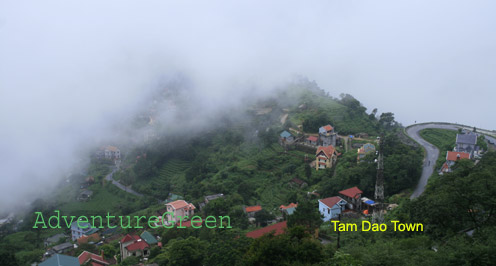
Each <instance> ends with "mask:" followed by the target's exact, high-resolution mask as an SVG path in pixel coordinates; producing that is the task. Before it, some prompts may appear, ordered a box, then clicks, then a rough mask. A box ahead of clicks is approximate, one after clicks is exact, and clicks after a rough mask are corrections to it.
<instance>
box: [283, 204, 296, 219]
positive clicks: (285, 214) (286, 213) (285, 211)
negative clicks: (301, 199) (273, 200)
mask: <svg viewBox="0 0 496 266" xmlns="http://www.w3.org/2000/svg"><path fill="white" fill-rule="evenodd" d="M296 207H298V204H295V203H290V204H289V205H288V206H284V205H281V206H279V210H280V211H281V212H282V216H283V217H288V216H289V215H291V214H293V213H294V212H295V210H296Z"/></svg>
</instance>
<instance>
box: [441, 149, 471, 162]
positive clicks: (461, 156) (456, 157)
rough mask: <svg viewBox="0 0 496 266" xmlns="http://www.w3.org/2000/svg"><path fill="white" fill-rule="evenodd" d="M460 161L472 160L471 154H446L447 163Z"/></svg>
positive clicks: (451, 152)
mask: <svg viewBox="0 0 496 266" xmlns="http://www.w3.org/2000/svg"><path fill="white" fill-rule="evenodd" d="M460 159H470V154H469V153H466V152H456V151H448V152H447V153H446V160H447V161H457V160H460Z"/></svg>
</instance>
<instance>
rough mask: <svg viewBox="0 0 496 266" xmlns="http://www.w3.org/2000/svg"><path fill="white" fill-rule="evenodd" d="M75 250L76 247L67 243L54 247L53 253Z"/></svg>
mask: <svg viewBox="0 0 496 266" xmlns="http://www.w3.org/2000/svg"><path fill="white" fill-rule="evenodd" d="M73 248H74V245H73V244H72V243H71V242H66V243H63V244H60V245H56V246H53V247H52V250H53V252H55V253H58V254H60V253H65V252H67V251H69V250H71V249H73Z"/></svg>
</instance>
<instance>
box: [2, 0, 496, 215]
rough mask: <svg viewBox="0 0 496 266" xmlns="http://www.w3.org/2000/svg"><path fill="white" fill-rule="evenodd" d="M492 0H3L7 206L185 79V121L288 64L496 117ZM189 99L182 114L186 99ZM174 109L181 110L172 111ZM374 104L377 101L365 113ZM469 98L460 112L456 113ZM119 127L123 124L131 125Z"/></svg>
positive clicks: (366, 99) (398, 102)
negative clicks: (165, 85) (495, 107)
mask: <svg viewBox="0 0 496 266" xmlns="http://www.w3.org/2000/svg"><path fill="white" fill-rule="evenodd" d="M495 7H496V3H495V2H493V1H436V2H432V1H415V2H409V3H400V2H398V1H371V2H354V1H351V2H350V1H317V2H312V3H307V2H301V1H271V2H269V3H268V2H265V1H258V2H257V1H255V2H254V1H244V2H239V1H236V2H230V1H207V2H202V3H197V2H177V1H146V2H140V1H105V2H102V1H84V2H79V3H69V2H65V1H11V2H6V1H4V2H2V3H0V40H1V41H0V128H1V130H0V209H3V208H6V207H12V206H15V205H16V204H23V203H25V202H29V201H30V200H32V199H34V198H35V197H36V196H37V195H39V194H42V193H48V192H49V191H50V190H51V189H53V188H54V186H55V185H56V183H57V182H58V181H59V180H60V175H61V173H64V172H69V171H70V170H71V169H72V166H73V165H74V164H75V163H79V162H80V159H81V156H82V155H83V154H85V152H87V149H88V148H89V147H90V146H91V145H93V144H96V143H99V142H101V141H105V140H108V141H111V140H113V139H121V138H124V137H126V136H125V134H123V133H120V132H116V130H115V129H116V128H125V127H126V124H127V122H128V119H129V117H131V116H132V115H133V114H135V113H136V112H139V111H142V110H143V108H145V107H146V106H143V105H146V104H149V102H150V101H149V99H150V97H152V96H150V95H153V93H154V92H155V91H156V90H157V88H160V86H161V84H162V83H161V81H164V80H165V81H170V80H171V79H172V77H175V76H176V75H177V73H180V75H184V76H185V77H187V79H188V82H189V85H188V86H186V87H187V88H188V89H187V90H185V91H182V92H181V94H182V96H183V97H182V98H181V99H183V101H181V105H178V106H167V104H165V105H162V107H161V109H160V111H162V112H161V113H160V117H161V119H164V121H169V123H170V124H171V125H174V126H175V128H176V129H177V130H187V129H188V126H191V125H201V126H208V125H209V123H211V122H214V121H215V117H216V114H217V113H219V112H223V110H226V109H229V108H232V107H234V106H236V105H238V104H240V103H243V102H246V101H247V99H255V98H257V97H263V96H264V95H266V94H267V93H271V89H272V88H273V87H275V86H277V85H280V84H284V83H285V82H286V81H287V78H288V77H289V76H291V75H292V74H301V75H304V76H307V77H309V78H310V79H311V80H316V81H317V83H318V84H319V86H320V87H321V88H323V89H325V90H327V91H329V92H330V94H331V95H335V96H337V95H339V94H340V93H342V92H344V93H349V94H351V95H353V96H354V97H356V98H357V99H358V100H359V101H360V102H362V103H364V104H365V106H366V107H369V109H370V110H372V108H375V107H377V108H378V109H379V113H382V112H383V111H392V112H394V115H395V118H396V120H398V121H399V122H401V123H403V124H405V125H406V124H410V123H412V122H413V121H415V120H416V121H432V120H439V121H449V122H460V123H466V124H470V125H475V126H478V127H486V128H496V124H495V123H494V119H492V117H491V113H486V112H485V111H484V110H487V108H488V107H489V106H492V101H493V99H494V96H495V93H494V89H493V86H494V84H495V81H496V76H495V75H494V72H495V70H496V69H495V68H496V66H495V65H494V62H496V51H495V49H494V47H495V45H496V35H494V34H493V31H494V28H495V26H496V25H495V24H496V19H495V18H494V15H493V10H495ZM178 108H180V109H186V110H190V111H191V113H189V115H186V116H185V117H186V118H188V120H184V119H181V120H177V117H178V113H176V112H177V109H178ZM174 110H176V111H174ZM370 110H369V111H370ZM460 110H463V111H460ZM123 135H124V136H123Z"/></svg>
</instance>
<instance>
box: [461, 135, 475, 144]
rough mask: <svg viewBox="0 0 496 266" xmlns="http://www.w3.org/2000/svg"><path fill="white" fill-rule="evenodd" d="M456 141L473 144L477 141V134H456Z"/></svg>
mask: <svg viewBox="0 0 496 266" xmlns="http://www.w3.org/2000/svg"><path fill="white" fill-rule="evenodd" d="M456 143H457V144H471V145H475V144H476V143H477V135H476V134H473V133H468V134H456Z"/></svg>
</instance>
